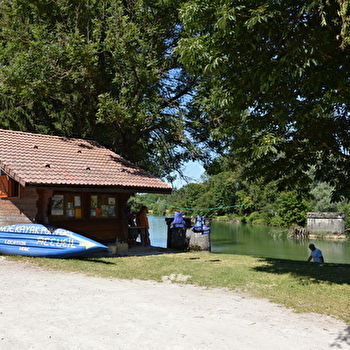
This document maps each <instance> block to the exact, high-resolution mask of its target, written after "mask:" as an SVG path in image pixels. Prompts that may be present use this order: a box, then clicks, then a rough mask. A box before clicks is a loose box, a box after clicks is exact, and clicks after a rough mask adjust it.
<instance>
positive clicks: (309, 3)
mask: <svg viewBox="0 0 350 350" xmlns="http://www.w3.org/2000/svg"><path fill="white" fill-rule="evenodd" d="M349 11H350V8H349V1H347V0H338V1H328V0H302V1H301V0H284V1H280V0H254V1H251V0H240V1H234V0H190V1H189V2H188V3H187V4H185V5H184V6H183V7H182V10H181V19H182V21H183V24H184V28H185V35H184V37H183V38H182V39H181V41H180V43H179V46H178V47H177V49H176V50H177V53H178V54H179V55H180V56H181V61H182V62H183V63H184V64H185V66H186V68H187V69H188V71H189V72H190V73H191V74H193V75H195V76H198V77H199V78H198V79H199V83H198V86H197V88H196V98H195V100H194V101H193V102H192V106H191V107H192V114H191V116H192V118H193V121H192V125H191V128H192V129H191V132H192V135H193V136H194V137H197V138H198V139H199V140H201V141H206V142H207V144H208V146H210V147H213V148H214V149H216V150H217V151H218V152H220V153H221V154H223V155H225V156H227V157H229V158H231V159H232V160H233V164H234V162H235V161H237V160H240V161H242V160H243V161H244V162H245V164H246V165H247V167H246V170H247V175H251V176H253V177H257V176H259V175H261V176H263V177H264V178H265V179H267V180H272V179H279V183H280V185H281V186H286V185H289V186H290V187H296V186H307V185H308V184H309V181H310V179H309V176H308V173H307V171H308V169H309V168H310V167H315V169H316V172H315V176H316V179H318V180H321V181H327V182H328V183H330V184H331V185H334V186H335V194H339V193H342V194H344V193H349V186H348V182H349V178H350V153H349V147H350V135H349V127H350V116H349V108H350V105H349V104H350V80H349V78H350V76H349V75H350V66H349V62H350V55H349V53H350V52H349V29H348V25H349V22H350V14H349ZM334 198H335V199H337V197H336V196H335V197H334Z"/></svg>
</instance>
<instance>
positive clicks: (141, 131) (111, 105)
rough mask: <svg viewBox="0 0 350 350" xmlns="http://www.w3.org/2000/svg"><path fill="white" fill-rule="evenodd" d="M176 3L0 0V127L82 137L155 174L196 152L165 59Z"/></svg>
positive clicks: (187, 87)
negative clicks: (187, 131) (187, 132)
mask: <svg viewBox="0 0 350 350" xmlns="http://www.w3.org/2000/svg"><path fill="white" fill-rule="evenodd" d="M180 3H181V0H175V1H157V0H123V1H122V0H120V1H118V0H106V1H97V0H88V1H79V0H57V1H52V0H4V1H1V2H0V43H1V45H0V66H1V70H0V126H1V127H2V128H8V129H15V130H24V131H32V132H39V133H46V134H56V135H64V136H67V137H72V136H74V137H77V136H78V137H84V138H85V137H86V138H92V139H95V140H97V141H99V142H100V143H102V144H103V145H105V146H107V147H109V148H112V149H113V150H114V151H116V152H117V153H119V154H121V155H123V156H125V157H126V158H128V159H129V160H131V161H133V162H135V163H137V164H138V165H140V166H142V167H143V168H145V169H148V170H150V171H151V172H152V173H154V174H155V175H158V176H166V175H168V174H170V173H171V172H172V170H174V169H177V168H179V167H180V165H181V164H182V163H184V162H185V161H186V160H188V159H191V158H192V157H195V156H198V155H200V154H201V152H198V151H197V150H196V147H194V146H193V145H192V143H191V142H190V140H189V138H188V136H187V135H186V133H185V132H184V128H185V123H186V120H185V117H184V114H185V113H184V107H183V103H184V102H183V100H184V98H185V97H186V96H187V95H188V93H189V92H190V91H191V89H192V86H193V84H194V79H193V78H192V77H191V76H190V75H188V74H186V73H185V72H184V70H183V69H182V66H181V65H180V64H179V63H178V61H177V58H176V56H175V55H174V54H172V49H173V48H174V47H175V45H176V43H177V41H178V39H179V35H180V30H181V27H180V26H179V19H178V7H179V6H180V5H179V4H180ZM202 153H203V152H202Z"/></svg>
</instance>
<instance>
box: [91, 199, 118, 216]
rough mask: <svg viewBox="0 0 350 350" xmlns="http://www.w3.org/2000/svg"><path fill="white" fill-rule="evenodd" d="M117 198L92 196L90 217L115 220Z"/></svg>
mask: <svg viewBox="0 0 350 350" xmlns="http://www.w3.org/2000/svg"><path fill="white" fill-rule="evenodd" d="M116 216H117V211H116V198H115V197H113V196H110V195H91V196H90V217H91V218H115V217H116Z"/></svg>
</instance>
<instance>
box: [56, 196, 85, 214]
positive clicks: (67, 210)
mask: <svg viewBox="0 0 350 350" xmlns="http://www.w3.org/2000/svg"><path fill="white" fill-rule="evenodd" d="M51 216H53V217H55V218H67V219H81V218H82V217H83V213H82V198H81V196H80V195H79V194H72V193H68V194H55V195H54V196H53V197H52V206H51Z"/></svg>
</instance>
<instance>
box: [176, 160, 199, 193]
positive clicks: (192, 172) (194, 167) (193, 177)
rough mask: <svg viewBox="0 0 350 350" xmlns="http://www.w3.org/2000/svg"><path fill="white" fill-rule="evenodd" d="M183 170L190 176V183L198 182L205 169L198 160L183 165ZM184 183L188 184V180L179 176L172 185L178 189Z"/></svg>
mask: <svg viewBox="0 0 350 350" xmlns="http://www.w3.org/2000/svg"><path fill="white" fill-rule="evenodd" d="M183 172H184V174H185V175H186V176H187V177H189V178H190V179H189V183H198V182H200V178H201V176H202V175H203V174H204V172H205V170H204V168H203V167H202V166H201V165H200V164H199V163H198V162H188V163H186V165H185V166H184V167H183ZM184 185H187V182H186V181H184V180H182V179H179V178H178V179H177V180H176V181H174V183H173V184H172V186H173V187H174V188H177V189H179V188H181V187H182V186H184Z"/></svg>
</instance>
